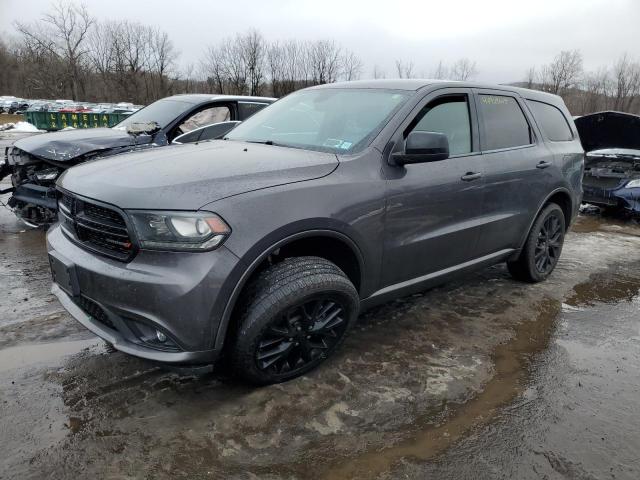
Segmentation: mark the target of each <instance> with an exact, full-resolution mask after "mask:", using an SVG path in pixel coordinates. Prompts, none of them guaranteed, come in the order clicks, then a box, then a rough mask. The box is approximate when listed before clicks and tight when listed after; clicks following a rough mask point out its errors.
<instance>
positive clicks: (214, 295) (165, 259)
mask: <svg viewBox="0 0 640 480" xmlns="http://www.w3.org/2000/svg"><path fill="white" fill-rule="evenodd" d="M47 250H48V252H49V256H50V260H51V261H52V262H53V261H55V262H59V263H60V262H63V263H64V265H65V270H68V271H69V275H70V276H71V277H73V282H72V283H73V284H74V287H73V288H69V284H68V283H67V282H65V281H61V280H60V279H59V278H58V276H57V275H56V279H57V281H58V282H59V283H56V281H54V284H53V287H52V293H53V294H54V295H55V296H56V297H57V298H58V300H59V301H60V303H61V304H62V305H63V307H64V308H65V309H66V310H67V311H68V312H69V313H70V314H71V315H72V316H73V317H74V318H75V319H76V320H78V321H79V322H80V323H82V324H83V325H84V326H85V327H86V328H88V329H89V330H91V331H92V332H93V333H95V334H96V335H98V336H99V337H101V338H103V339H104V340H106V341H107V342H109V343H111V344H113V346H114V347H115V348H116V349H118V350H121V351H123V352H125V353H128V354H131V355H135V356H137V357H142V358H146V359H149V360H154V361H159V362H166V363H172V364H204V363H211V362H213V361H214V360H215V359H216V358H217V356H218V354H219V352H218V351H216V350H215V349H214V337H215V334H216V333H217V329H218V325H219V319H220V318H221V317H222V312H223V311H224V307H225V306H226V302H227V299H228V297H229V295H230V292H229V290H230V287H228V286H227V284H228V282H227V279H228V277H229V276H230V273H231V272H232V271H233V269H234V268H235V267H236V266H238V262H239V260H238V258H237V257H236V256H235V255H234V254H233V253H232V252H231V251H229V250H228V249H226V248H225V247H224V246H222V247H220V248H218V249H217V250H214V251H212V252H198V253H184V252H152V251H144V250H142V251H140V252H139V253H138V255H136V257H135V258H134V259H133V260H132V261H131V262H129V263H124V262H120V261H117V260H112V259H109V258H106V257H102V256H100V255H97V254H94V253H91V252H88V251H86V250H84V249H82V248H81V247H79V246H78V245H76V244H75V243H73V242H72V241H70V240H69V239H68V238H67V237H66V236H65V235H64V234H63V232H62V230H61V228H60V226H59V225H55V226H54V227H52V228H51V229H50V230H49V232H48V233H47ZM158 331H159V332H161V333H162V334H164V335H166V337H167V339H168V342H166V344H162V343H161V342H159V341H157V340H156V339H155V337H154V336H155V332H158ZM149 332H151V335H148V333H149Z"/></svg>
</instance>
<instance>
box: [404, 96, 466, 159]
mask: <svg viewBox="0 0 640 480" xmlns="http://www.w3.org/2000/svg"><path fill="white" fill-rule="evenodd" d="M410 132H437V133H444V134H445V135H446V136H447V138H448V139H449V153H450V154H451V155H462V154H465V153H470V152H471V150H472V148H471V145H472V144H471V117H470V115H469V99H468V97H467V95H450V96H444V97H440V98H437V99H435V100H434V101H432V102H430V103H428V104H427V105H426V106H425V107H424V108H423V109H422V111H421V112H420V113H419V114H418V116H417V117H416V119H415V120H414V121H413V123H412V124H411V125H410V126H409V128H408V129H407V130H406V132H405V138H406V136H407V135H408V134H409V133H410Z"/></svg>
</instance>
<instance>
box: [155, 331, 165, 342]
mask: <svg viewBox="0 0 640 480" xmlns="http://www.w3.org/2000/svg"><path fill="white" fill-rule="evenodd" d="M156 337H157V338H158V341H159V342H163V343H164V342H166V341H167V336H166V335H165V334H164V333H162V332H161V331H160V330H156Z"/></svg>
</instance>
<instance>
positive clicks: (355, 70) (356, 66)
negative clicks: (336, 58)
mask: <svg viewBox="0 0 640 480" xmlns="http://www.w3.org/2000/svg"><path fill="white" fill-rule="evenodd" d="M362 67H363V65H362V60H360V58H358V56H357V55H356V54H355V53H353V52H351V51H346V52H345V53H344V54H343V55H342V75H343V78H344V79H345V80H347V81H350V80H358V79H360V75H362Z"/></svg>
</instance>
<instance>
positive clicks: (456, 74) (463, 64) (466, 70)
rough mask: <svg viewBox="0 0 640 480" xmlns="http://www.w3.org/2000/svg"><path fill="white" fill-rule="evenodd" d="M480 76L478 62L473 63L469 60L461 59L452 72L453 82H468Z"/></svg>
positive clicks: (454, 65)
mask: <svg viewBox="0 0 640 480" xmlns="http://www.w3.org/2000/svg"><path fill="white" fill-rule="evenodd" d="M477 74H478V69H477V68H476V62H472V61H471V60H469V59H468V58H461V59H459V60H458V61H456V63H454V64H453V66H452V67H451V71H450V76H451V79H452V80H461V81H467V80H471V79H472V78H473V77H475V76H476V75H477Z"/></svg>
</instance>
